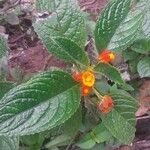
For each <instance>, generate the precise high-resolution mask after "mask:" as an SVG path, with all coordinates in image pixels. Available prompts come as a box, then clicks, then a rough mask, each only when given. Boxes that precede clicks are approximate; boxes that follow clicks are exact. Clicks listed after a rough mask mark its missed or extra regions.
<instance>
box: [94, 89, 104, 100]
mask: <svg viewBox="0 0 150 150" xmlns="http://www.w3.org/2000/svg"><path fill="white" fill-rule="evenodd" d="M93 91H94V93H95V95H96V96H97V97H98V99H99V100H102V99H103V96H102V95H101V94H100V93H99V92H98V91H97V90H96V89H95V88H93Z"/></svg>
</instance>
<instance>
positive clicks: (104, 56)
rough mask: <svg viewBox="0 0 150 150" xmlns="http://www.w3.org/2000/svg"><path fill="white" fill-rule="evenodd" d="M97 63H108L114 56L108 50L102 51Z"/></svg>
mask: <svg viewBox="0 0 150 150" xmlns="http://www.w3.org/2000/svg"><path fill="white" fill-rule="evenodd" d="M98 59H99V61H102V62H106V63H109V62H111V61H112V60H114V59H115V54H114V53H113V52H112V51H110V50H106V49H105V50H103V51H102V53H101V54H100V55H99V57H98Z"/></svg>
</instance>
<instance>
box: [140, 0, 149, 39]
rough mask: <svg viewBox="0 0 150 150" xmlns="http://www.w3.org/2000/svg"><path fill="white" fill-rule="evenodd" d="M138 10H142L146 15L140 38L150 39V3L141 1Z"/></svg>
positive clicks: (147, 0) (144, 0) (145, 0)
mask: <svg viewBox="0 0 150 150" xmlns="http://www.w3.org/2000/svg"><path fill="white" fill-rule="evenodd" d="M137 9H139V10H141V11H142V12H143V14H144V18H143V22H142V29H141V33H140V34H139V37H138V38H139V39H143V38H144V39H149V38H150V1H149V0H140V1H139V2H138V5H137Z"/></svg>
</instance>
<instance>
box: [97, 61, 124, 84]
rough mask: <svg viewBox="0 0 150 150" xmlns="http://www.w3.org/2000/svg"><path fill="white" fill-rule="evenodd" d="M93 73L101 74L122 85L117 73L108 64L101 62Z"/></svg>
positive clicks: (119, 75)
mask: <svg viewBox="0 0 150 150" xmlns="http://www.w3.org/2000/svg"><path fill="white" fill-rule="evenodd" d="M95 72H96V73H100V74H103V75H104V76H106V77H107V78H108V79H110V80H113V81H114V82H116V83H118V84H123V83H124V81H123V79H122V77H121V74H120V73H119V71H118V70H117V69H116V68H115V67H113V66H111V65H110V64H107V63H103V62H101V63H99V64H98V65H97V66H96V67H95Z"/></svg>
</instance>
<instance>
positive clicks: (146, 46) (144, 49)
mask: <svg viewBox="0 0 150 150" xmlns="http://www.w3.org/2000/svg"><path fill="white" fill-rule="evenodd" d="M131 48H132V50H133V51H135V52H137V53H140V54H148V53H149V52H150V39H149V40H144V39H141V40H138V41H136V42H135V43H134V44H133V45H132V46H131Z"/></svg>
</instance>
